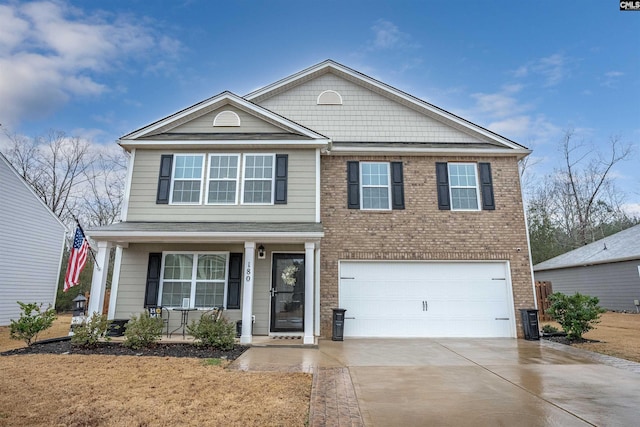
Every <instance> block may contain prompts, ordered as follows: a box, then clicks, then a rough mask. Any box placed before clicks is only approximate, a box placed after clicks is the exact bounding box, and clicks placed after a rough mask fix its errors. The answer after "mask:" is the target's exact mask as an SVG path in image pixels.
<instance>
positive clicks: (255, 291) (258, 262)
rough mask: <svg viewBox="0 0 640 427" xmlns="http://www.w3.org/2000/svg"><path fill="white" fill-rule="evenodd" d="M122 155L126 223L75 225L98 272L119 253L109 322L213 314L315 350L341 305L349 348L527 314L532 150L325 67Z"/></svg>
mask: <svg viewBox="0 0 640 427" xmlns="http://www.w3.org/2000/svg"><path fill="white" fill-rule="evenodd" d="M120 145H121V146H122V147H123V148H124V149H125V150H127V151H129V152H130V153H131V160H130V165H129V172H128V178H127V180H128V181H127V185H126V195H125V206H124V209H123V214H122V222H121V223H118V224H114V225H111V226H108V227H102V228H98V229H93V230H89V234H90V235H91V237H92V238H93V239H94V240H96V241H97V242H98V249H99V251H98V262H99V263H101V262H102V263H107V262H108V248H109V247H110V246H111V245H116V258H115V265H114V277H113V282H112V291H111V301H110V306H109V317H110V318H128V317H129V316H131V315H132V314H136V313H139V312H142V311H143V310H144V308H145V306H150V305H151V306H153V305H161V306H163V307H169V308H181V307H185V308H190V309H198V310H200V311H203V310H208V309H211V308H212V307H214V306H216V307H217V306H223V307H224V308H225V316H226V317H227V318H229V319H230V320H242V335H241V342H242V343H251V341H252V336H257V335H271V336H278V335H283V334H284V335H294V336H299V337H301V338H302V340H303V343H305V344H311V343H313V342H314V340H315V338H316V337H318V336H324V337H329V336H331V333H332V331H331V322H332V309H333V308H338V307H340V308H344V309H346V310H347V312H346V321H345V330H344V335H345V337H374V336H375V337H396V336H407V337H435V336H438V337H441V336H452V337H453V336H457V337H515V336H517V335H522V334H521V332H520V330H521V328H520V327H518V325H519V324H520V320H519V316H517V315H516V313H517V309H518V308H530V307H533V306H534V305H535V302H534V296H533V295H534V294H533V284H532V279H531V263H530V257H529V249H528V241H527V234H526V227H525V219H524V211H523V204H522V197H521V190H520V179H519V174H518V160H519V159H521V158H522V157H524V156H526V155H528V154H529V150H527V149H526V148H525V147H523V146H521V145H519V144H517V143H515V142H513V141H510V140H508V139H506V138H504V137H501V136H500V135H497V134H495V133H493V132H491V131H488V130H486V129H484V128H482V127H480V126H477V125H475V124H473V123H470V122H468V121H466V120H464V119H462V118H460V117H458V116H455V115H453V114H451V113H449V112H447V111H444V110H442V109H439V108H437V107H435V106H433V105H431V104H429V103H426V102H424V101H422V100H420V99H417V98H415V97H413V96H411V95H409V94H406V93H404V92H402V91H400V90H398V89H395V88H393V87H391V86H388V85H386V84H384V83H382V82H380V81H377V80H375V79H373V78H371V77H368V76H366V75H363V74H361V73H359V72H357V71H355V70H352V69H350V68H347V67H345V66H343V65H340V64H337V63H335V62H333V61H325V62H322V63H320V64H318V65H315V66H313V67H310V68H308V69H306V70H303V71H301V72H299V73H297V74H294V75H292V76H290V77H287V78H285V79H283V80H280V81H278V82H276V83H273V84H271V85H269V86H266V87H264V88H262V89H259V90H257V91H255V92H253V93H250V94H248V95H246V96H244V97H239V96H236V95H234V94H232V93H229V92H224V93H222V94H220V95H217V96H215V97H213V98H210V99H207V100H205V101H203V102H201V103H199V104H196V105H194V106H192V107H189V108H187V109H185V110H182V111H180V112H177V113H175V114H173V115H171V116H168V117H166V118H164V119H162V120H159V121H157V122H155V123H152V124H150V125H148V126H145V127H143V128H141V129H139V130H137V131H135V132H132V133H130V134H128V135H125V136H124V137H122V138H121V139H120ZM105 271H106V269H102V270H101V271H97V272H96V273H95V275H94V278H93V284H92V295H93V296H94V298H92V300H91V302H90V307H89V308H90V311H97V307H100V305H99V304H102V301H101V300H103V299H104V289H105V281H106V275H105V273H104V272H105ZM95 296H97V298H96V297H95ZM179 320H180V319H179V317H175V316H172V317H171V320H170V321H171V322H174V323H175V322H179Z"/></svg>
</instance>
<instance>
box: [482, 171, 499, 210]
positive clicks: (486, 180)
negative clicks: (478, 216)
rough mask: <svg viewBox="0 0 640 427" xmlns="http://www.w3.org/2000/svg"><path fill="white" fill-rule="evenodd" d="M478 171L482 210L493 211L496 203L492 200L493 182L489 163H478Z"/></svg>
mask: <svg viewBox="0 0 640 427" xmlns="http://www.w3.org/2000/svg"><path fill="white" fill-rule="evenodd" d="M478 168H479V169H480V190H481V192H482V209H483V210H486V211H493V210H495V209H496V203H495V201H494V199H493V180H492V178H491V163H478Z"/></svg>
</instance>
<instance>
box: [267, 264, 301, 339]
mask: <svg viewBox="0 0 640 427" xmlns="http://www.w3.org/2000/svg"><path fill="white" fill-rule="evenodd" d="M272 274H273V276H272V279H271V332H302V331H303V330H304V323H303V320H304V254H273V272H272Z"/></svg>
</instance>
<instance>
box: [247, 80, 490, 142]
mask: <svg viewBox="0 0 640 427" xmlns="http://www.w3.org/2000/svg"><path fill="white" fill-rule="evenodd" d="M325 90H335V91H336V92H338V93H339V94H340V95H342V100H343V105H317V98H318V95H320V93H322V92H323V91H325ZM259 104H260V106H262V107H265V108H267V109H269V110H271V111H274V112H276V113H278V114H280V115H282V116H285V117H286V118H288V119H290V120H293V121H295V122H297V123H300V124H302V125H304V126H307V127H309V128H311V129H313V130H314V131H316V132H319V133H321V134H323V135H326V136H328V137H330V138H332V139H333V140H334V141H344V142H368V141H372V142H462V143H473V142H478V139H477V138H474V137H472V136H470V135H468V134H466V133H464V132H461V131H459V130H457V129H454V128H452V127H450V126H447V125H444V124H442V123H440V122H438V121H436V120H434V119H431V118H429V117H427V116H425V115H424V114H422V113H419V112H417V111H415V110H413V109H411V108H408V107H406V106H404V105H401V104H398V103H397V102H394V101H391V100H390V99H388V98H386V97H384V96H382V95H379V94H378V93H376V92H373V91H371V90H369V89H366V88H364V87H362V86H359V85H356V84H355V83H352V82H350V81H347V80H345V79H342V78H340V77H337V76H335V75H333V74H324V75H322V76H320V77H318V78H316V79H314V80H311V81H308V82H305V83H303V84H301V85H299V86H296V87H295V88H293V89H290V90H287V91H285V92H284V93H282V94H278V95H275V96H273V97H272V98H268V99H266V100H264V101H262V102H260V103H259Z"/></svg>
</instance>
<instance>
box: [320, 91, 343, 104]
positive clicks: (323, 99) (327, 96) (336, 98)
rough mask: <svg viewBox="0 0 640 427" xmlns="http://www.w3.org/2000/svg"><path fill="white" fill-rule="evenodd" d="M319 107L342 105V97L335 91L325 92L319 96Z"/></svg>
mask: <svg viewBox="0 0 640 427" xmlns="http://www.w3.org/2000/svg"><path fill="white" fill-rule="evenodd" d="M318 105H342V97H341V96H340V94H339V93H338V92H336V91H335V90H325V91H324V92H322V93H321V94H320V95H318Z"/></svg>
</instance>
